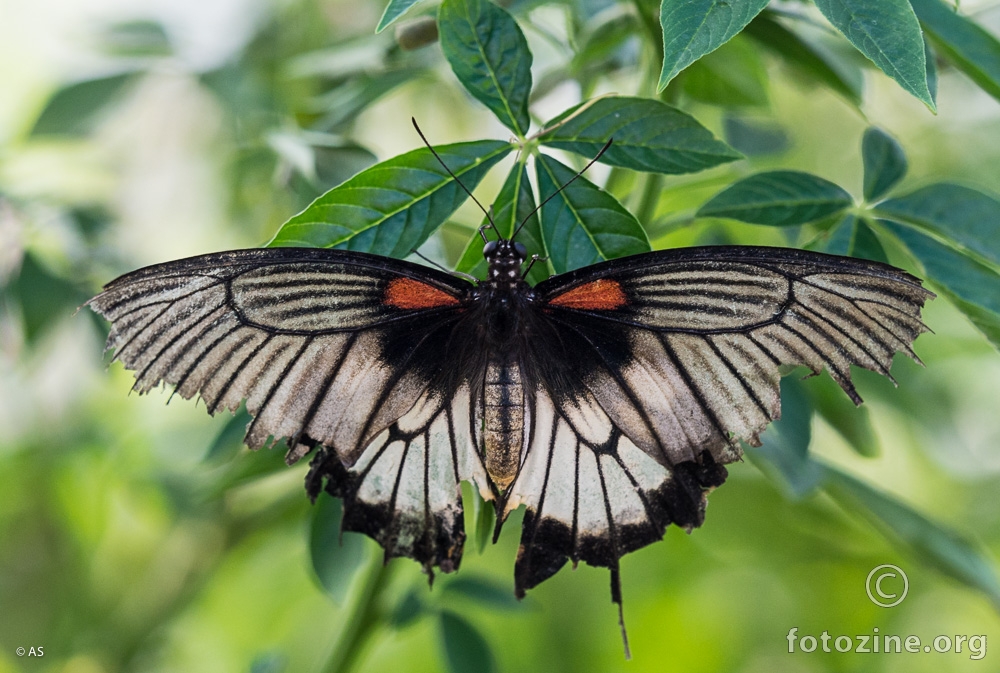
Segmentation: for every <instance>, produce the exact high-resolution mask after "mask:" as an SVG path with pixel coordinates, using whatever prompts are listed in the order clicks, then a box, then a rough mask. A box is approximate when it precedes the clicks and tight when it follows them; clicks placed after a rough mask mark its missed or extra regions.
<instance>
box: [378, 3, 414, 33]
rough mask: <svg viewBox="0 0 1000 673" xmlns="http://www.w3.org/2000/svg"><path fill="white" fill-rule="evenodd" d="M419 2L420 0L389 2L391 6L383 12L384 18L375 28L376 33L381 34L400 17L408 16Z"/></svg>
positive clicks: (386, 7) (387, 6)
mask: <svg viewBox="0 0 1000 673" xmlns="http://www.w3.org/2000/svg"><path fill="white" fill-rule="evenodd" d="M418 2H420V0H389V4H388V5H386V6H385V11H384V12H382V18H380V19H379V20H378V25H377V26H375V32H376V33H381V32H382V31H383V30H385V29H386V28H388V27H389V26H391V25H392V24H394V23H395V22H396V20H397V19H398V18H399V17H401V16H403V14H406V12H407V11H408V10H409V9H410V7H413V5H415V4H417V3H418Z"/></svg>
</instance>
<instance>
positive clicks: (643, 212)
mask: <svg viewBox="0 0 1000 673" xmlns="http://www.w3.org/2000/svg"><path fill="white" fill-rule="evenodd" d="M662 188H663V176H662V175H660V174H658V173H648V174H647V175H646V176H645V182H644V184H643V185H642V193H641V194H640V195H639V203H638V204H637V205H636V208H635V219H637V220H639V223H640V224H641V225H642V226H643V227H646V226H647V225H648V224H649V223H650V222H652V221H653V216H654V215H656V206H657V205H658V204H659V202H660V192H661V191H662Z"/></svg>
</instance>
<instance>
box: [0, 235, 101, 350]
mask: <svg viewBox="0 0 1000 673" xmlns="http://www.w3.org/2000/svg"><path fill="white" fill-rule="evenodd" d="M0 296H2V297H3V298H5V299H7V300H8V301H10V302H12V303H13V304H14V305H15V306H17V308H18V309H19V311H20V315H21V326H22V328H23V329H24V338H25V341H26V342H27V343H28V344H29V345H35V344H36V343H37V342H38V340H39V339H41V338H42V337H43V336H44V335H45V334H47V333H48V332H49V330H50V329H51V328H52V327H53V326H55V325H56V324H57V323H58V322H59V321H60V320H62V319H64V318H67V317H69V316H71V315H73V312H74V310H75V309H76V308H77V307H78V306H80V304H82V303H83V302H84V301H86V300H87V295H86V294H85V293H84V292H83V291H82V290H81V289H80V288H79V287H77V286H76V285H74V284H73V283H71V282H69V281H68V280H66V279H65V278H62V277H61V276H57V275H56V274H54V273H52V271H50V270H49V269H48V267H47V266H46V265H45V264H42V263H41V262H40V261H39V260H38V259H37V258H36V257H35V255H33V254H31V253H27V254H25V255H24V257H23V258H22V259H21V268H20V270H19V271H18V272H17V275H16V276H15V277H14V278H12V279H11V280H10V281H9V283H8V284H7V286H6V287H3V286H0Z"/></svg>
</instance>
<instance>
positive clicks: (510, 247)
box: [483, 238, 528, 284]
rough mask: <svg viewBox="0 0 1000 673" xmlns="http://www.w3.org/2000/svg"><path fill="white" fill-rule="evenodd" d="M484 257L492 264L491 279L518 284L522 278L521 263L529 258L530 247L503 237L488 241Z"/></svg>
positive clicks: (484, 249) (484, 248)
mask: <svg viewBox="0 0 1000 673" xmlns="http://www.w3.org/2000/svg"><path fill="white" fill-rule="evenodd" d="M483 257H485V258H486V262H487V263H488V264H489V265H490V271H489V280H490V281H492V282H494V283H498V282H499V283H511V284H516V283H517V282H519V281H520V280H521V265H522V264H524V261H525V260H526V259H527V258H528V249H527V248H525V247H524V244H523V243H519V242H517V241H511V240H507V239H503V238H501V239H500V240H497V241H487V242H486V245H485V246H483Z"/></svg>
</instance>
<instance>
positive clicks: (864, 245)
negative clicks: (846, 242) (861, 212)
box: [851, 220, 889, 264]
mask: <svg viewBox="0 0 1000 673" xmlns="http://www.w3.org/2000/svg"><path fill="white" fill-rule="evenodd" d="M851 257H860V258H861V259H870V260H872V261H873V262H882V263H883V264H888V263H889V256H888V255H886V254H885V248H883V247H882V243H881V242H880V241H879V240H878V236H876V235H875V232H874V231H872V229H871V227H870V226H868V222H866V221H865V220H859V221H858V223H857V224H856V225H855V232H854V241H853V244H852V246H851Z"/></svg>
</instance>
